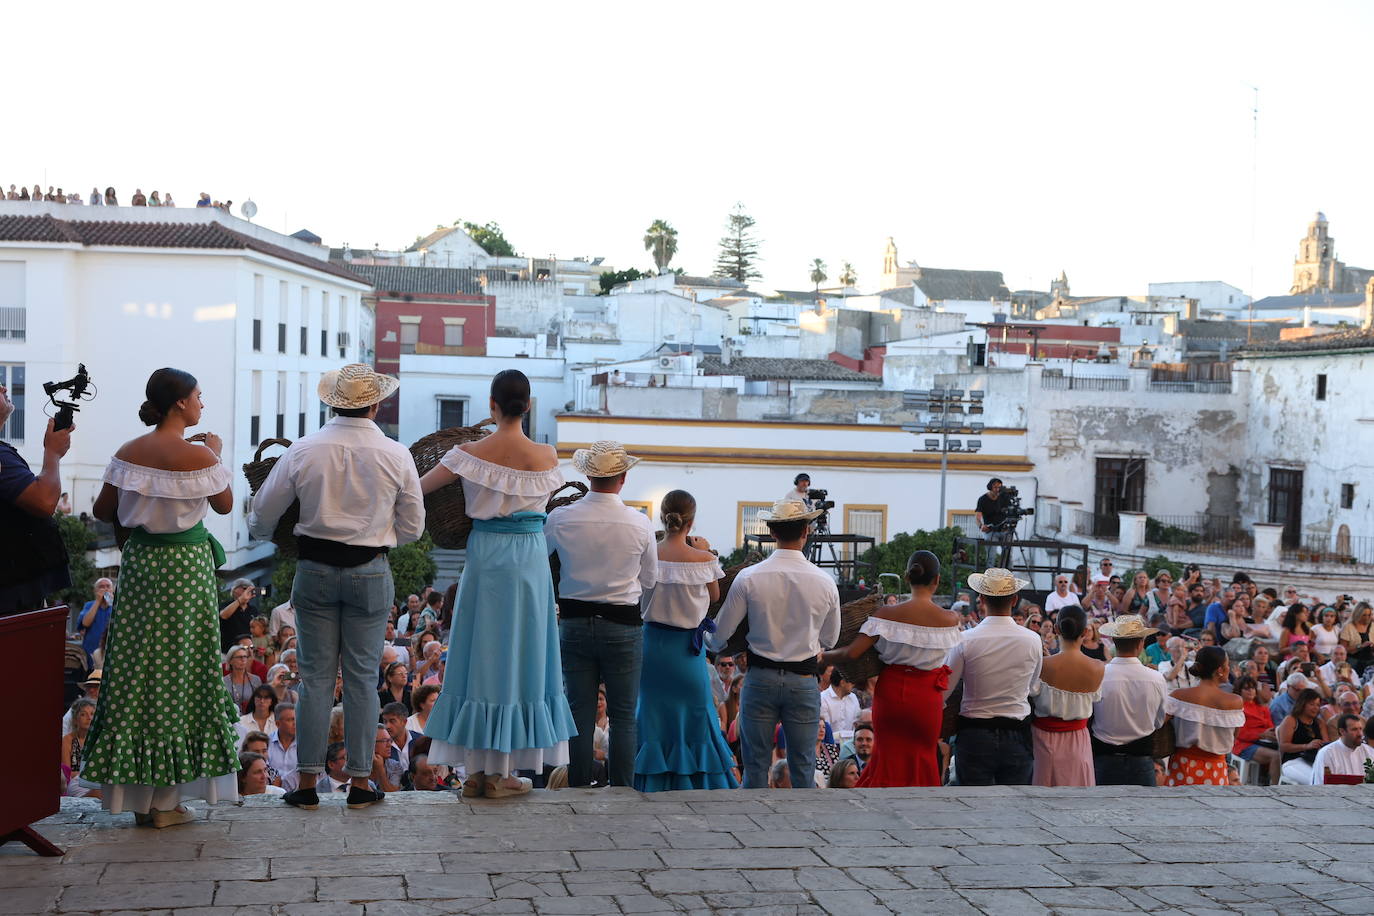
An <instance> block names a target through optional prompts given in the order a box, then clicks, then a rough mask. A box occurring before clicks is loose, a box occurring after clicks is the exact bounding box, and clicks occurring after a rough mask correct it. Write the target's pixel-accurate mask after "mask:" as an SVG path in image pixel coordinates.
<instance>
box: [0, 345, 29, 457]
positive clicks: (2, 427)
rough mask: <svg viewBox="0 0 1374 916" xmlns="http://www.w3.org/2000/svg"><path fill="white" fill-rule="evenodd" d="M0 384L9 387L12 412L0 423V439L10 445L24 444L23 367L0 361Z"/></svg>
mask: <svg viewBox="0 0 1374 916" xmlns="http://www.w3.org/2000/svg"><path fill="white" fill-rule="evenodd" d="M0 385H4V386H5V387H6V388H7V389H9V393H10V400H11V401H13V402H14V413H12V414H10V418H9V419H8V420H6V421H5V422H4V424H0V439H3V440H5V441H6V442H8V443H10V444H11V445H23V444H24V367H23V366H17V365H14V364H13V363H10V364H8V365H7V364H5V363H0Z"/></svg>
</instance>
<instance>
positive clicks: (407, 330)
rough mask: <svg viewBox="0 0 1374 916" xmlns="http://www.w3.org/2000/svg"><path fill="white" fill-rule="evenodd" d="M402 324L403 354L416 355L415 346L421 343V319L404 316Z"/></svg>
mask: <svg viewBox="0 0 1374 916" xmlns="http://www.w3.org/2000/svg"><path fill="white" fill-rule="evenodd" d="M400 322H401V352H402V353H414V352H415V345H416V344H418V343H419V342H420V319H419V317H415V316H410V315H402V316H401V317H400Z"/></svg>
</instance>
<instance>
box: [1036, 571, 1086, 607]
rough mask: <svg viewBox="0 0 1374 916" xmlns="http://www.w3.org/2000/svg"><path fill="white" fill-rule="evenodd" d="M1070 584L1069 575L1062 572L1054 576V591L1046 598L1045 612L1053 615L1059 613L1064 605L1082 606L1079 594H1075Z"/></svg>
mask: <svg viewBox="0 0 1374 916" xmlns="http://www.w3.org/2000/svg"><path fill="white" fill-rule="evenodd" d="M1070 584H1071V583H1070V579H1069V577H1068V576H1067V575H1065V574H1064V573H1060V574H1059V575H1057V576H1055V577H1054V591H1052V592H1050V594H1049V595H1048V596H1046V598H1045V613H1047V614H1049V615H1051V616H1053V615H1054V614H1057V613H1058V612H1059V609H1060V608H1062V607H1068V606H1069V605H1074V606H1075V607H1078V606H1081V605H1080V603H1079V601H1078V595H1076V594H1074V592H1073V591H1072V590H1071V589H1070V588H1069V586H1070Z"/></svg>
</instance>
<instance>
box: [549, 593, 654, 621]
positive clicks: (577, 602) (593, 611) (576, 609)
mask: <svg viewBox="0 0 1374 916" xmlns="http://www.w3.org/2000/svg"><path fill="white" fill-rule="evenodd" d="M558 616H559V617H562V618H563V619H565V620H571V619H573V618H575V617H602V618H605V619H606V620H609V621H610V622H611V623H621V624H624V625H625V626H627V627H637V626H639V625H640V624H641V623H642V621H641V620H640V616H639V605H637V604H606V603H605V602H602V601H583V600H581V599H579V598H559V599H558Z"/></svg>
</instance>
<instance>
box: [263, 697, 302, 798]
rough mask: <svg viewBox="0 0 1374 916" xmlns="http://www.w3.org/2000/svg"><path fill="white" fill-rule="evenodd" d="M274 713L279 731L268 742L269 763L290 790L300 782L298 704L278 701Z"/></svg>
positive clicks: (283, 784)
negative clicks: (297, 743)
mask: <svg viewBox="0 0 1374 916" xmlns="http://www.w3.org/2000/svg"><path fill="white" fill-rule="evenodd" d="M272 714H273V716H274V717H275V718H276V721H277V731H276V734H274V735H272V737H271V738H270V739H269V740H268V742H267V765H268V766H269V767H271V768H272V769H273V770H274V771H276V773H277V775H278V777H280V779H281V785H282V788H283V789H286V790H287V791H288V792H290V791H291V790H293V789H295V788H296V786H297V785H299V784H300V773H299V772H298V771H297V766H296V706H295V704H294V703H278V704H277V708H276V709H275V710H274V711H273V713H272Z"/></svg>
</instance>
